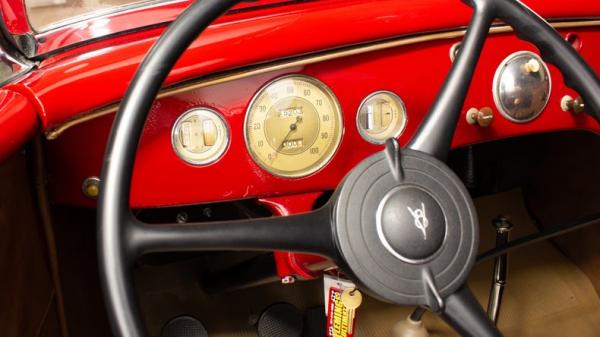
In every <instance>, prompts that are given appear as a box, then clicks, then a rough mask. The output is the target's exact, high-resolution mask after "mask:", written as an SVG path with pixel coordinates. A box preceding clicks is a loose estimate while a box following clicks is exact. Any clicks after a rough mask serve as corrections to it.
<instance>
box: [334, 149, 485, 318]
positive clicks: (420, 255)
mask: <svg viewBox="0 0 600 337" xmlns="http://www.w3.org/2000/svg"><path fill="white" fill-rule="evenodd" d="M386 146H387V147H386V150H385V151H381V152H379V153H376V154H374V155H372V156H371V157H369V158H367V159H365V160H364V161H362V162H361V163H360V164H358V165H357V166H356V167H355V168H354V169H353V170H352V171H351V172H350V173H349V174H348V175H347V176H346V178H345V179H344V181H343V182H342V184H341V187H340V188H339V189H338V191H337V192H336V201H335V211H334V214H333V222H334V235H335V238H336V241H337V245H338V248H339V252H340V257H341V259H340V263H341V265H342V267H343V269H345V270H346V271H347V272H348V273H349V274H350V275H352V276H353V278H354V279H355V281H356V282H358V283H359V284H360V285H361V287H362V288H363V289H364V290H366V291H367V292H369V293H370V294H371V295H373V296H375V297H378V298H380V299H383V300H385V301H388V302H393V303H397V304H402V305H426V306H429V307H430V308H432V309H434V310H435V309H436V308H440V307H441V306H442V305H443V302H442V298H444V297H445V296H447V295H449V294H451V293H452V292H454V291H455V290H457V289H458V288H459V287H460V286H461V285H463V284H464V282H465V281H466V278H467V276H468V274H469V271H470V270H471V267H472V266H473V264H474V262H475V257H476V252H477V245H478V235H479V233H478V222H477V215H476V212H475V208H474V206H473V201H472V199H471V197H470V195H469V193H468V192H467V190H466V189H465V187H464V185H463V184H462V182H461V181H460V179H459V178H458V177H457V176H456V175H455V174H454V172H453V171H452V170H451V169H450V168H448V167H447V166H446V164H444V163H443V162H441V161H439V160H437V159H436V158H434V157H432V156H430V155H427V154H424V153H422V152H418V151H413V150H408V149H407V150H402V153H400V151H399V150H398V146H397V143H393V142H390V143H389V144H387V145H386ZM344 264H345V265H344Z"/></svg>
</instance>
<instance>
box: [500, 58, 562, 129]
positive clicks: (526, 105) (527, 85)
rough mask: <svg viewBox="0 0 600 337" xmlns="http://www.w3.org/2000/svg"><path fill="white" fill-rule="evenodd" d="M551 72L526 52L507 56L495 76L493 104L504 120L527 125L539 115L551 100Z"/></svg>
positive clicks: (540, 61)
mask: <svg viewBox="0 0 600 337" xmlns="http://www.w3.org/2000/svg"><path fill="white" fill-rule="evenodd" d="M551 88H552V84H551V79H550V72H549V71H548V67H547V66H546V64H545V63H544V61H543V60H542V59H541V58H540V57H539V56H538V55H536V54H534V53H532V52H529V51H520V52H517V53H514V54H512V55H509V56H508V57H507V58H506V59H505V60H504V61H502V63H501V64H500V67H498V70H496V75H495V76H494V89H493V93H494V101H495V102H496V106H497V107H498V110H499V111H500V113H502V115H503V116H504V117H506V118H507V119H509V120H511V121H513V122H516V123H526V122H529V121H531V120H533V119H534V118H536V117H537V116H539V115H540V113H542V111H544V108H545V107H546V105H547V104H548V100H549V99H550V91H551Z"/></svg>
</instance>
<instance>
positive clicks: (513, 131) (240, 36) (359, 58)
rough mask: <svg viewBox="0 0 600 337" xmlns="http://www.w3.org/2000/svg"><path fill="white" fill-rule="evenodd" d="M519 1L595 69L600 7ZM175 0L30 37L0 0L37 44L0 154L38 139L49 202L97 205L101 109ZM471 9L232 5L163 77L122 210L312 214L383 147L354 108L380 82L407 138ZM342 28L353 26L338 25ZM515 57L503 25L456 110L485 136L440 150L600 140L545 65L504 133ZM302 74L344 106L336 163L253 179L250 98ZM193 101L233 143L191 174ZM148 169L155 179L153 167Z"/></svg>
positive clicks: (20, 17) (285, 266)
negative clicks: (519, 116)
mask: <svg viewBox="0 0 600 337" xmlns="http://www.w3.org/2000/svg"><path fill="white" fill-rule="evenodd" d="M526 3H527V4H528V5H529V6H530V7H531V8H532V9H534V10H535V11H536V12H538V13H540V14H541V15H542V16H543V17H545V18H546V19H548V20H549V21H551V22H553V23H554V24H555V27H556V28H557V29H558V30H559V31H560V32H561V34H563V35H564V36H565V37H567V36H568V35H569V36H573V37H575V39H576V42H577V48H578V51H579V52H580V54H581V55H582V56H583V58H584V59H585V60H586V61H587V62H588V63H589V64H590V65H591V66H592V67H593V68H594V69H595V70H596V71H597V72H600V57H598V55H600V20H595V19H590V18H597V17H600V2H598V1H593V0H573V1H569V2H568V4H566V3H565V2H555V1H543V0H530V1H526ZM188 4H189V2H188V1H174V2H166V3H162V4H155V5H152V6H142V7H138V8H133V9H130V10H127V11H118V12H112V13H108V14H105V15H103V16H99V17H91V18H87V19H85V20H83V21H76V22H72V23H69V24H66V25H62V26H57V27H55V28H53V29H52V30H49V31H46V32H43V33H36V32H35V31H34V30H33V29H32V28H31V27H30V25H29V23H28V21H27V16H26V11H25V6H24V3H23V2H22V1H18V0H1V1H0V11H1V13H2V18H3V20H4V22H5V24H6V29H7V30H8V32H9V33H10V34H11V35H12V36H13V37H17V36H27V37H28V39H30V41H33V43H34V44H35V45H36V49H35V51H33V52H31V54H30V55H28V56H29V58H30V59H31V60H32V61H33V62H35V68H34V69H33V70H31V71H29V72H28V73H26V74H24V75H22V76H20V77H18V78H16V79H14V80H13V81H12V82H10V83H9V84H6V85H5V86H4V87H3V88H1V89H0V131H1V132H0V159H4V158H6V157H7V156H9V155H11V154H12V153H13V152H15V151H17V150H18V149H19V148H21V147H22V146H23V144H24V143H25V142H26V141H27V140H28V139H30V138H31V137H32V136H33V135H34V133H35V132H37V131H42V132H44V133H45V134H46V136H47V138H48V139H50V140H49V142H48V164H49V167H48V170H49V172H48V173H49V176H50V177H51V179H50V181H49V183H50V192H51V198H52V200H53V202H56V203H63V204H70V205H83V206H89V207H94V206H95V200H91V199H88V198H86V197H85V196H84V195H83V194H82V193H81V184H82V182H83V181H84V180H85V179H86V178H88V177H93V176H99V175H100V169H101V163H102V158H103V154H104V148H105V143H106V139H107V137H108V133H109V130H110V127H111V122H112V116H113V113H114V111H115V110H116V106H117V105H118V103H119V101H120V99H121V98H122V97H123V95H124V92H125V90H126V89H127V87H128V84H129V82H130V80H131V78H132V76H133V74H134V72H135V70H136V69H137V67H138V65H139V63H140V62H141V60H142V59H143V57H144V55H145V54H146V52H147V51H148V49H149V48H150V47H151V46H152V44H153V43H154V42H155V41H156V39H157V38H158V36H159V35H160V34H161V32H162V31H163V30H164V29H165V27H166V26H167V25H168V23H169V22H170V21H172V20H173V19H174V18H175V17H176V16H177V15H178V14H179V13H180V12H181V11H182V10H183V9H184V8H185V7H186V6H187V5H188ZM471 13H472V12H471V9H470V8H469V7H468V6H466V5H464V4H463V3H461V2H460V1H457V0H432V1H419V0H409V1H394V0H381V1H355V0H349V1H348V0H346V1H341V0H324V1H260V2H258V3H252V4H245V5H241V6H239V7H237V8H236V9H235V10H233V11H231V12H230V13H228V14H227V15H225V16H223V17H222V18H221V19H219V20H218V21H217V22H215V23H214V24H212V25H211V26H210V27H209V28H208V29H207V31H206V32H205V33H203V34H202V35H201V36H200V37H199V38H198V39H197V40H196V42H194V43H193V45H192V46H191V47H190V48H189V49H188V50H187V51H186V52H185V54H184V55H183V57H182V58H181V59H180V60H179V62H178V63H177V65H176V67H175V68H174V69H173V71H172V72H171V74H170V76H169V77H168V79H167V81H166V82H165V91H164V95H162V96H161V97H160V98H159V99H157V101H156V103H155V106H154V108H153V110H152V111H151V114H150V118H149V120H148V122H147V125H146V129H145V131H144V136H143V138H142V141H141V145H140V148H139V150H138V157H137V161H136V167H135V174H134V179H133V186H132V194H131V206H132V207H135V208H152V207H164V206H173V205H187V204H197V203H206V202H216V201H227V200H238V199H245V198H258V199H259V200H260V201H261V202H262V203H263V204H264V205H266V206H267V207H269V208H270V209H271V210H272V211H273V212H274V213H276V214H280V215H287V214H293V213H298V212H302V211H306V210H308V209H310V208H311V207H312V205H313V203H314V202H315V200H316V199H317V198H318V196H319V195H320V193H321V192H323V191H326V190H331V189H333V188H335V186H337V185H338V183H339V182H340V180H341V179H342V178H343V177H344V176H345V174H346V173H347V172H348V171H349V170H350V169H351V168H352V167H354V166H355V165H356V164H357V163H358V162H360V161H361V160H363V159H364V158H366V157H367V156H369V155H371V154H373V153H374V152H376V151H378V150H380V146H376V145H372V144H369V143H367V142H365V141H364V140H363V139H362V138H361V137H360V135H359V133H358V131H357V130H356V128H355V123H354V118H355V112H356V110H357V108H358V105H359V104H360V102H361V101H362V99H363V98H364V97H365V96H366V95H368V94H369V93H370V92H372V91H375V90H380V89H386V90H391V91H394V92H396V93H397V94H399V95H400V96H401V97H402V98H403V99H404V102H405V104H406V107H407V110H408V125H407V128H406V131H405V132H404V133H403V134H402V136H401V137H400V143H401V144H405V143H406V142H407V141H408V140H409V139H410V137H411V135H412V133H413V132H414V131H415V130H416V128H417V126H418V125H419V123H420V122H421V120H422V118H423V116H424V115H425V113H426V112H427V111H428V108H429V106H430V104H431V103H432V102H433V100H434V98H435V95H436V93H437V91H438V89H439V87H440V86H441V84H442V82H443V80H444V78H445V75H446V73H447V71H448V69H449V68H450V65H451V62H452V61H451V59H450V57H449V52H450V50H451V48H452V46H453V45H454V44H455V43H457V42H459V41H460V39H461V38H462V36H463V29H464V27H465V26H466V25H467V24H468V22H469V18H470V16H471ZM348 22H352V23H353V24H348ZM519 50H532V51H534V52H535V51H536V50H535V47H533V46H532V45H530V44H528V43H526V42H523V41H521V40H518V38H517V37H516V36H515V35H514V34H513V33H512V32H511V31H510V30H509V29H506V27H505V26H503V25H502V23H498V27H496V28H494V29H493V32H492V34H490V36H489V37H488V40H487V42H486V45H485V48H484V50H483V53H482V57H481V59H480V62H479V65H478V68H477V71H476V73H475V77H474V80H473V83H472V84H471V89H470V91H469V95H468V97H467V100H466V103H465V105H464V110H465V111H466V110H467V109H469V108H470V107H476V108H481V107H492V108H493V109H494V112H495V120H494V122H493V124H492V125H491V126H490V127H488V128H480V127H477V126H472V125H469V124H468V123H467V122H466V120H465V119H464V118H461V119H460V121H459V125H458V128H457V132H456V134H455V136H454V140H453V147H455V148H456V147H462V146H465V145H469V144H474V143H480V142H486V141H490V140H495V139H501V138H507V137H514V136H518V135H524V134H532V133H542V132H550V131H557V130H565V129H585V130H589V131H593V132H598V131H600V126H599V124H598V123H597V122H596V121H595V120H594V119H593V118H592V117H591V116H588V115H586V114H580V115H574V114H571V113H568V112H564V111H562V110H561V109H560V101H561V99H562V97H563V96H565V95H572V96H576V93H575V92H573V91H572V90H571V89H569V88H568V87H566V86H565V84H564V83H563V80H562V76H561V74H560V72H559V71H558V70H557V69H556V68H554V67H553V66H551V65H550V72H551V75H552V81H553V87H552V95H551V97H550V101H549V104H548V106H547V108H546V110H545V111H544V112H543V113H542V115H541V116H539V117H538V118H536V119H535V120H533V121H531V122H529V123H526V124H515V123H513V122H511V121H509V120H507V119H505V118H503V117H501V116H500V114H499V113H498V111H497V110H496V108H495V105H494V101H493V97H492V89H491V83H492V79H493V77H494V73H495V71H496V68H497V67H498V64H500V62H501V61H502V60H503V59H504V58H505V57H506V56H508V55H509V54H511V53H513V52H516V51H519ZM289 73H298V74H307V75H311V76H314V77H317V78H319V79H320V80H321V81H323V82H324V83H325V84H327V85H328V86H329V87H330V88H331V89H332V91H333V92H334V93H335V94H336V96H337V97H338V99H339V101H340V105H341V107H342V111H343V112H344V125H345V130H344V135H343V138H342V142H341V146H340V147H339V149H338V150H337V153H336V155H335V156H334V158H333V160H332V161H331V162H330V163H329V164H328V165H327V166H326V167H325V168H324V169H322V170H320V171H319V172H317V173H315V174H313V175H310V176H308V177H305V178H301V179H294V180H288V179H283V178H280V177H276V176H273V175H271V174H269V173H267V172H265V171H264V170H262V169H261V168H260V167H259V166H258V165H257V164H256V163H255V162H254V161H253V160H252V158H251V156H250V155H249V153H248V151H247V149H246V146H245V141H244V136H243V123H244V116H245V113H246V108H247V106H248V104H249V102H250V100H251V98H252V96H253V95H254V94H255V93H256V92H257V91H258V90H259V89H260V88H261V87H262V86H263V85H264V84H265V83H267V82H269V81H270V80H272V79H273V78H275V77H278V76H281V75H284V74H289ZM194 106H205V107H210V108H213V109H215V110H217V111H218V112H220V113H221V114H222V115H223V116H225V118H226V120H227V123H228V124H229V126H230V128H231V135H232V139H231V144H230V147H229V149H228V150H227V153H226V154H225V156H224V157H223V158H222V159H221V160H220V161H218V162H217V163H215V164H213V165H210V166H206V167H196V166H192V165H189V164H187V163H185V162H183V161H182V160H180V159H179V158H177V156H176V155H175V153H174V152H173V150H172V147H171V144H170V132H171V128H172V125H173V123H174V122H175V120H176V119H177V117H178V116H180V115H181V114H182V113H183V112H184V111H186V110H187V109H189V108H190V107H194ZM159 173H160V174H159ZM276 259H277V261H278V271H279V273H280V276H285V275H290V274H294V275H297V276H300V277H305V278H310V277H312V276H313V271H312V270H311V267H310V265H311V264H313V263H314V262H316V261H318V260H316V259H315V258H313V257H307V256H303V255H294V254H283V253H282V254H278V255H277V257H276Z"/></svg>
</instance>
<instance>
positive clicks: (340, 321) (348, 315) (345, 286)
mask: <svg viewBox="0 0 600 337" xmlns="http://www.w3.org/2000/svg"><path fill="white" fill-rule="evenodd" d="M323 283H324V287H323V288H324V295H325V315H326V316H327V337H354V331H355V330H354V326H355V322H356V312H355V309H351V308H346V306H344V304H343V303H342V294H343V293H344V290H346V291H348V290H352V289H356V285H355V284H354V283H352V282H350V281H348V280H342V279H340V278H337V277H334V276H330V275H325V276H324V277H323Z"/></svg>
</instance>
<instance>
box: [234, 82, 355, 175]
mask: <svg viewBox="0 0 600 337" xmlns="http://www.w3.org/2000/svg"><path fill="white" fill-rule="evenodd" d="M244 131H245V137H246V146H247V147H248V151H249V152H250V154H251V155H252V158H253V159H254V160H255V161H256V163H257V164H259V165H260V166H261V167H262V168H263V169H265V170H266V171H268V172H270V173H272V174H274V175H277V176H281V177H288V178H299V177H304V176H307V175H310V174H312V173H314V172H316V171H318V170H320V169H321V168H323V166H325V165H326V164H327V163H328V162H329V160H331V158H332V157H333V154H334V153H335V151H336V150H337V148H338V146H339V144H340V140H341V137H342V132H343V121H342V113H341V109H340V106H339V104H338V102H337V99H336V98H335V96H334V95H333V93H332V92H331V90H330V89H329V88H328V87H327V86H326V85H325V84H323V83H322V82H320V81H318V80H316V79H314V78H312V77H307V76H302V75H292V76H285V77H281V78H278V79H276V80H274V81H272V82H270V83H269V84H267V85H266V86H265V87H263V88H262V89H261V90H260V91H259V92H258V93H257V94H256V96H254V98H253V99H252V102H251V103H250V106H249V107H248V111H247V113H246V122H245V129H244Z"/></svg>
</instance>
